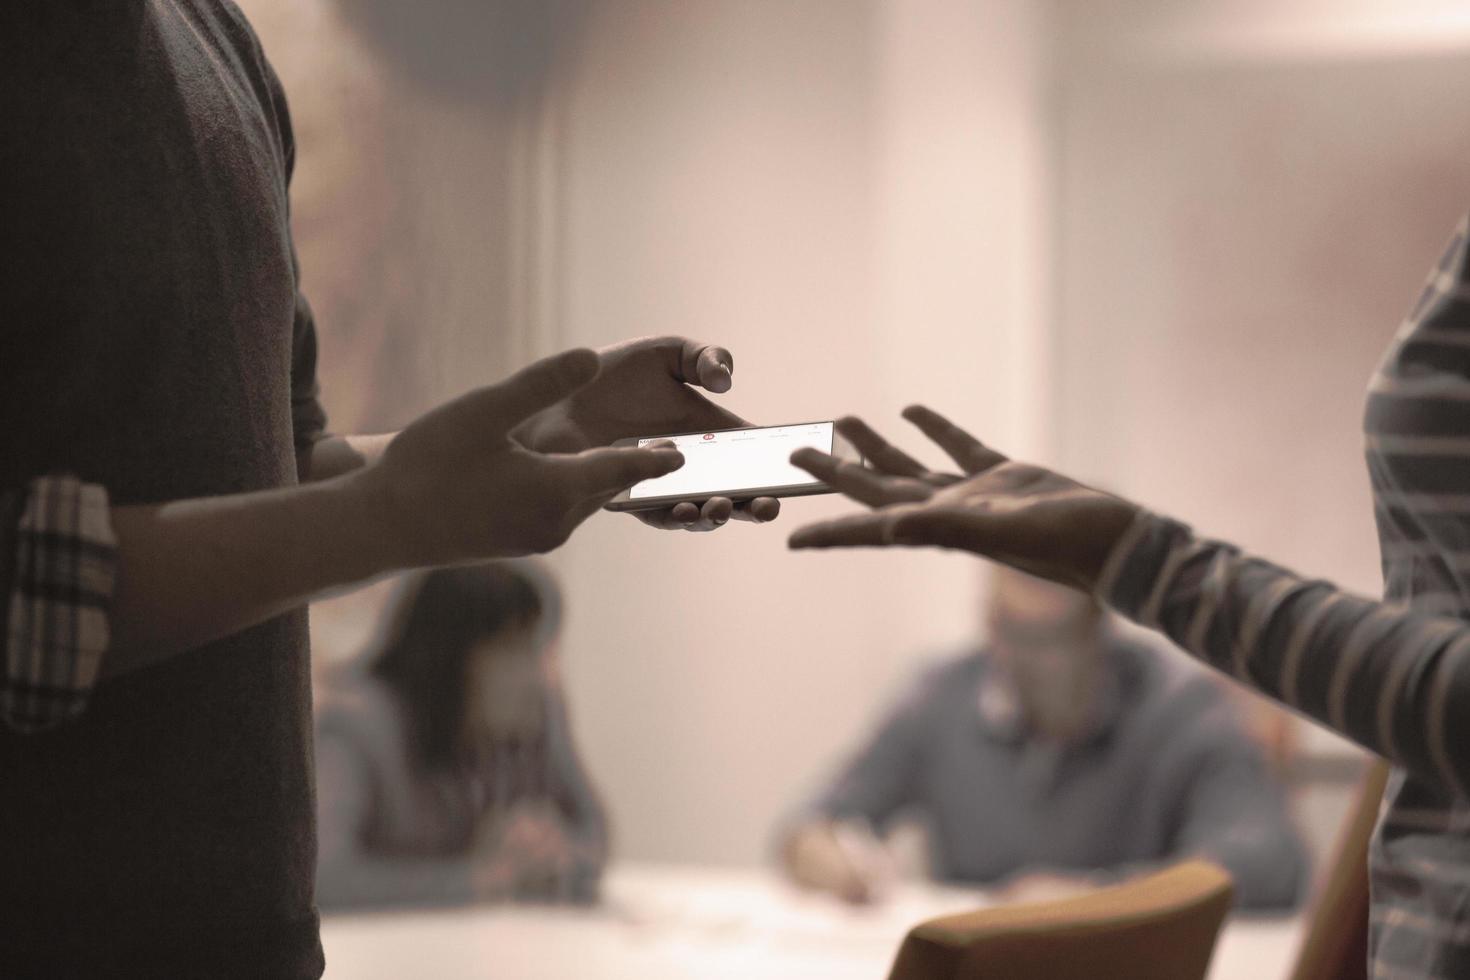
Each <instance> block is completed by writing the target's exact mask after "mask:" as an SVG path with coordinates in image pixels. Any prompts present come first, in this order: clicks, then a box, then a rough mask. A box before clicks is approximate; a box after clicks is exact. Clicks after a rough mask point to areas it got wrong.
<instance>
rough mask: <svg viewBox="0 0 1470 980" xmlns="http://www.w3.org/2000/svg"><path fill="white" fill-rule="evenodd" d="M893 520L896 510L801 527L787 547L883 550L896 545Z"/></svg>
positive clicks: (852, 516)
mask: <svg viewBox="0 0 1470 980" xmlns="http://www.w3.org/2000/svg"><path fill="white" fill-rule="evenodd" d="M892 521H893V512H892V511H884V510H878V511H873V512H872V513H868V514H851V515H849V516H847V517H838V518H835V519H833V520H830V521H819V522H818V523H816V524H808V525H806V526H805V527H799V528H797V529H796V530H795V531H793V532H792V533H791V537H789V538H787V539H786V544H787V546H788V547H791V548H798V549H799V548H862V547H870V548H875V547H882V546H885V545H888V544H891V543H892V542H891V541H889V539H888V526H889V524H891V523H892Z"/></svg>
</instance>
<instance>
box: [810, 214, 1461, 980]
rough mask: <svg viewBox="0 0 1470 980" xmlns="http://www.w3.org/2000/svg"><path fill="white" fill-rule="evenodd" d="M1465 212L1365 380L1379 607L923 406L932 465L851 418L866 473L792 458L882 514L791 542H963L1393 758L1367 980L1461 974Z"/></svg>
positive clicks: (825, 526)
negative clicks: (1103, 607)
mask: <svg viewBox="0 0 1470 980" xmlns="http://www.w3.org/2000/svg"><path fill="white" fill-rule="evenodd" d="M1467 231H1470V219H1462V220H1461V222H1460V225H1459V227H1458V228H1457V229H1456V230H1455V233H1454V236H1453V237H1452V239H1451V241H1450V244H1449V247H1448V248H1447V249H1446V251H1445V253H1444V256H1443V258H1442V259H1441V260H1440V262H1439V264H1438V265H1437V266H1436V267H1435V268H1433V269H1432V270H1431V271H1430V275H1429V280H1428V282H1427V283H1426V285H1425V286H1424V288H1423V290H1422V291H1421V293H1420V294H1419V297H1418V299H1417V300H1416V301H1415V303H1414V305H1413V307H1412V308H1411V310H1410V311H1409V315H1408V317H1407V318H1406V319H1405V320H1404V322H1403V324H1402V325H1401V326H1400V327H1399V328H1398V329H1397V330H1396V331H1395V333H1394V335H1393V337H1392V339H1391V341H1390V343H1389V347H1388V351H1387V352H1386V353H1385V355H1384V357H1383V360H1382V362H1381V363H1380V365H1379V368H1378V371H1377V372H1376V374H1375V375H1374V378H1373V380H1372V382H1371V383H1370V387H1369V395H1368V407H1367V411H1366V412H1365V415H1364V434H1365V449H1366V455H1367V462H1368V471H1369V475H1370V476H1371V478H1372V483H1373V493H1374V498H1375V504H1376V507H1375V516H1376V517H1377V521H1378V534H1379V542H1380V550H1381V552H1382V560H1383V577H1384V594H1385V599H1384V600H1383V601H1375V600H1371V599H1365V598H1362V597H1359V596H1354V595H1351V594H1348V593H1346V592H1343V591H1342V590H1340V589H1338V588H1337V587H1335V586H1334V585H1332V584H1331V583H1329V582H1324V581H1321V580H1317V579H1309V578H1305V577H1303V576H1300V575H1297V574H1295V573H1293V572H1291V571H1288V570H1287V569H1284V568H1281V567H1279V566H1277V565H1274V564H1272V563H1270V562H1268V561H1266V560H1263V559H1261V558H1257V557H1254V556H1251V555H1249V554H1246V553H1244V552H1243V551H1242V550H1241V549H1240V548H1238V547H1236V546H1235V545H1232V544H1228V543H1225V542H1221V541H1214V540H1211V539H1209V538H1204V537H1201V536H1199V535H1197V534H1196V533H1195V532H1194V530H1193V529H1192V528H1190V527H1189V526H1188V525H1186V524H1184V523H1182V522H1180V521H1178V520H1174V519H1172V518H1170V517H1167V516H1164V515H1161V514H1156V513H1152V512H1150V511H1149V510H1148V509H1146V508H1144V507H1142V506H1140V505H1138V504H1136V503H1133V502H1132V501H1129V500H1125V499H1122V498H1120V497H1116V496H1113V495H1111V494H1107V493H1103V492H1101V491H1099V490H1096V489H1093V488H1091V487H1088V486H1085V485H1083V484H1081V483H1078V482H1077V481H1075V480H1072V479H1070V478H1068V477H1066V476H1063V475H1062V474H1060V473H1055V472H1052V471H1051V470H1047V469H1045V468H1043V467H1039V466H1033V465H1030V464H1026V463H1021V462H1016V461H1012V460H1010V459H1007V458H1006V457H1005V456H1004V455H1003V454H1001V453H999V452H996V451H995V450H994V449H991V448H989V447H987V446H985V445H984V444H983V443H981V442H980V441H979V440H977V439H975V438H974V437H973V436H971V435H970V434H969V433H968V432H965V431H964V430H963V429H961V428H960V427H958V426H956V425H954V424H953V423H952V422H950V421H949V420H947V419H945V418H943V417H942V416H940V415H938V414H937V413H935V412H933V411H931V410H929V409H927V408H924V407H922V406H911V407H910V408H909V409H907V410H905V412H904V415H905V416H906V417H907V418H908V419H909V421H911V422H913V423H914V424H915V425H917V426H918V427H919V429H920V430H922V431H923V432H924V434H925V435H927V436H928V437H929V438H930V439H932V440H934V441H935V442H936V443H938V444H939V445H940V446H941V447H942V448H943V449H944V450H945V451H946V452H947V453H948V454H949V456H950V458H951V459H953V460H954V462H955V464H956V466H957V467H958V468H959V470H960V471H961V472H960V473H946V472H935V471H932V470H930V469H929V468H928V467H926V466H924V465H923V464H921V463H919V462H918V461H917V460H915V459H914V458H913V457H911V456H909V455H908V454H907V453H905V452H904V451H903V450H901V449H899V448H898V447H896V446H893V445H892V444H890V443H889V442H888V441H887V440H885V439H884V438H883V437H882V436H880V435H879V434H878V433H877V432H875V431H873V430H872V429H871V428H869V427H868V426H867V425H866V424H864V423H863V422H861V421H860V420H858V419H852V418H849V419H845V420H843V422H842V424H841V428H842V432H843V434H844V435H846V436H847V438H849V439H850V440H852V442H853V443H854V444H856V445H857V447H858V448H859V449H860V450H862V452H863V454H864V455H865V456H866V457H867V458H868V459H870V460H871V461H872V462H873V465H874V467H875V469H874V470H866V469H863V468H861V467H856V466H852V465H849V464H846V463H843V462H841V461H839V460H837V459H834V458H833V457H831V456H827V455H825V454H822V453H818V452H815V451H812V450H802V451H800V452H798V453H796V454H794V455H793V461H794V462H796V463H797V464H798V465H800V466H802V467H804V468H806V469H807V470H809V471H810V472H812V473H813V474H815V475H817V476H818V477H820V478H822V479H824V480H827V481H828V482H830V483H832V484H833V485H835V486H837V487H838V488H840V489H841V490H842V491H843V492H845V493H847V494H848V495H849V496H851V497H852V498H853V499H855V500H858V501H860V502H862V503H864V504H867V505H868V506H869V507H871V508H873V509H872V510H871V511H870V512H867V513H860V514H855V515H851V516H847V517H842V518H838V519H836V520H832V521H824V522H820V523H818V524H814V525H811V526H808V527H804V528H800V529H798V530H797V531H796V532H795V533H794V534H793V535H792V536H791V545H792V547H796V548H835V547H860V546H870V547H887V546H895V545H904V546H920V547H922V546H931V547H935V546H937V547H941V548H955V549H960V550H965V551H971V552H974V553H976V554H979V555H983V556H985V557H988V558H992V559H995V560H997V561H1001V562H1004V563H1005V564H1007V565H1011V566H1013V567H1016V568H1020V569H1023V570H1025V571H1028V572H1031V573H1032V574H1035V575H1039V576H1042V577H1045V578H1048V579H1051V580H1053V581H1057V582H1061V583H1064V584H1067V585H1070V586H1072V587H1074V588H1077V589H1080V590H1082V591H1084V592H1088V593H1091V594H1092V595H1095V596H1096V597H1097V598H1098V599H1099V600H1100V601H1103V602H1105V603H1107V604H1108V605H1110V606H1112V607H1113V608H1114V609H1116V610H1118V611H1119V612H1121V613H1123V614H1124V615H1126V616H1128V617H1129V618H1131V619H1133V620H1135V621H1136V622H1138V623H1140V624H1142V625H1144V626H1148V627H1151V628H1153V629H1157V630H1160V631H1162V632H1163V633H1165V634H1167V635H1168V636H1169V637H1170V638H1172V639H1173V640H1174V641H1175V642H1176V643H1178V644H1180V645H1181V646H1182V647H1183V648H1184V649H1186V650H1188V651H1189V652H1191V653H1193V654H1194V655H1196V656H1197V657H1199V658H1200V659H1201V660H1203V661H1205V662H1206V663H1209V664H1211V665H1213V666H1215V667H1217V668H1218V669H1220V670H1221V671H1224V672H1225V673H1227V674H1229V675H1230V676H1232V677H1234V678H1235V679H1237V680H1238V681H1240V682H1241V683H1244V684H1247V685H1250V686H1252V687H1255V688H1257V689H1258V690H1260V691H1262V692H1264V693H1266V694H1268V695H1271V696H1272V697H1274V698H1276V699H1277V700H1279V701H1280V702H1282V703H1283V704H1285V705H1287V706H1288V707H1292V708H1296V709H1297V710H1299V711H1301V712H1302V713H1304V714H1306V715H1309V716H1310V717H1312V718H1314V719H1316V720H1317V721H1319V722H1321V723H1322V724H1323V725H1326V726H1327V727H1329V728H1331V729H1332V730H1333V731H1336V732H1338V733H1339V734H1341V735H1343V736H1345V737H1347V738H1351V739H1352V740H1353V741H1355V742H1357V743H1358V744H1359V745H1362V746H1363V747H1364V748H1367V749H1368V750H1370V751H1372V752H1376V753H1378V754H1379V755H1382V756H1384V757H1385V758H1387V759H1388V760H1390V761H1391V762H1392V763H1393V767H1394V768H1393V772H1392V775H1391V776H1390V779H1389V783H1388V787H1387V790H1386V793H1385V806H1384V809H1383V812H1382V815H1381V817H1380V819H1379V822H1378V827H1377V830H1376V832H1375V835H1374V838H1373V842H1372V844H1371V846H1370V849H1369V876H1370V879H1371V891H1370V895H1371V898H1370V909H1369V927H1370V928H1369V950H1368V964H1367V968H1368V975H1369V976H1370V977H1373V978H1375V980H1402V978H1409V977H1412V978H1430V977H1464V976H1470V622H1467V620H1470V356H1467V352H1470V248H1467Z"/></svg>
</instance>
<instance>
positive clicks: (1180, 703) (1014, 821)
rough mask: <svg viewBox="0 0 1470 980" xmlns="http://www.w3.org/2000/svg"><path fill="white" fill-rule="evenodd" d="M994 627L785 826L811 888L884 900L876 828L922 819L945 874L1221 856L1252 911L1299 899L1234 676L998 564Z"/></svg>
mask: <svg viewBox="0 0 1470 980" xmlns="http://www.w3.org/2000/svg"><path fill="white" fill-rule="evenodd" d="M989 625H990V641H989V643H988V645H987V646H986V647H985V648H983V649H981V650H977V651H974V652H971V653H968V654H966V655H964V656H962V657H959V658H957V659H954V660H950V661H946V662H944V663H942V664H939V665H938V666H936V667H933V668H931V669H929V670H927V671H925V672H924V673H923V675H922V676H921V678H920V679H919V681H918V683H917V684H916V685H914V687H913V689H912V690H911V691H910V692H909V693H908V694H907V696H906V697H904V698H903V699H902V700H901V701H900V702H899V704H898V706H897V707H896V708H895V709H894V710H892V711H891V712H890V713H889V714H888V716H887V717H886V718H885V719H884V720H883V721H882V722H881V723H880V725H879V726H878V729H877V731H876V733H874V735H873V736H872V737H871V738H870V739H869V741H868V742H867V743H866V745H865V746H864V747H863V748H862V749H860V750H859V751H858V752H857V754H856V755H855V757H854V758H853V759H852V761H851V762H850V763H849V764H848V765H847V766H846V767H845V768H844V769H843V770H842V771H841V772H840V773H839V775H838V776H837V778H836V779H835V780H834V781H833V782H832V783H831V784H830V785H829V786H828V787H827V788H826V789H825V790H823V791H822V792H821V793H820V794H819V795H818V797H817V799H816V800H815V801H814V802H813V803H812V804H811V805H810V806H808V807H807V808H806V810H805V812H804V814H803V816H802V817H801V818H800V819H799V820H798V821H796V822H794V823H793V825H792V826H790V827H789V828H788V829H787V830H786V831H785V835H784V839H783V841H782V846H781V854H782V856H783V860H784V863H785V866H786V867H787V869H788V870H789V871H790V873H791V874H792V875H793V876H794V877H795V878H796V880H797V881H799V882H802V883H804V884H807V885H810V886H813V887H816V888H821V889H825V890H828V891H831V892H834V893H835V894H837V895H840V896H842V897H844V898H847V899H849V900H853V901H866V900H869V899H872V898H874V897H876V896H877V895H878V894H879V893H880V891H881V885H882V875H883V872H884V863H883V854H882V851H880V850H878V849H877V848H876V845H877V841H875V840H873V834H874V832H875V831H876V832H879V833H881V832H883V831H885V830H887V829H888V828H889V827H890V826H891V825H892V824H893V823H894V821H895V820H896V819H898V818H901V817H903V816H906V815H907V816H911V817H915V818H917V819H918V820H920V821H921V822H922V824H923V826H924V827H925V829H926V830H927V831H928V843H929V849H930V859H931V864H932V868H933V873H934V875H935V877H937V878H940V879H942V880H945V881H957V882H968V883H976V884H980V885H983V886H986V887H989V888H994V889H997V890H999V891H1002V892H1004V893H1006V894H1008V895H1010V896H1012V897H1015V898H1036V897H1042V896H1051V895H1056V894H1064V893H1067V892H1070V891H1075V890H1082V889H1086V888H1088V887H1091V886H1093V885H1095V884H1096V883H1099V882H1102V881H1106V880H1110V879H1116V878H1118V877H1120V876H1123V875H1127V874H1132V873H1136V872H1138V871H1141V870H1144V869H1148V868H1151V867H1158V866H1159V865H1161V864H1163V863H1166V862H1170V861H1176V860H1184V859H1186V858H1189V857H1197V856H1202V857H1207V858H1210V859H1212V860H1214V861H1217V862H1219V863H1220V864H1221V865H1222V866H1223V867H1225V868H1226V869H1227V870H1229V871H1230V873H1231V875H1232V877H1233V878H1234V879H1235V894H1236V901H1237V903H1238V904H1239V905H1241V906H1242V907H1250V908H1288V907H1290V906H1292V905H1293V904H1294V903H1295V902H1296V901H1297V899H1298V898H1299V896H1300V894H1301V890H1302V886H1303V884H1304V882H1305V879H1306V867H1307V860H1306V855H1305V851H1304V848H1303V846H1302V843H1301V841H1300V839H1299V837H1298V835H1297V833H1296V831H1295V829H1294V828H1293V827H1292V824H1291V821H1290V819H1289V818H1288V816H1287V812H1286V807H1285V801H1284V799H1283V795H1282V792H1281V790H1280V788H1279V787H1278V786H1277V785H1276V784H1275V782H1274V781H1273V780H1272V778H1271V776H1270V775H1269V773H1268V771H1267V767H1266V764H1265V759H1264V758H1263V754H1262V752H1261V750H1260V749H1259V747H1258V746H1256V745H1255V744H1254V743H1253V742H1252V741H1251V739H1250V738H1249V737H1248V736H1247V735H1246V733H1245V732H1244V731H1243V729H1242V728H1241V726H1240V724H1239V722H1238V719H1237V718H1236V716H1235V713H1234V711H1233V710H1232V707H1231V705H1230V703H1229V701H1228V699H1227V698H1226V696H1225V693H1224V691H1223V690H1222V689H1221V688H1220V686H1219V685H1218V684H1216V683H1214V682H1213V681H1212V680H1211V679H1210V678H1208V677H1206V676H1205V675H1204V674H1203V673H1202V672H1200V671H1197V670H1191V669H1189V668H1188V667H1186V666H1185V665H1183V664H1180V663H1177V662H1173V661H1170V660H1168V659H1166V657H1165V655H1164V654H1163V653H1162V652H1161V651H1159V650H1157V649H1155V648H1153V647H1150V646H1147V645H1144V644H1142V643H1140V642H1139V641H1137V640H1136V639H1125V638H1124V637H1123V636H1122V635H1120V634H1119V633H1118V632H1117V631H1116V630H1114V629H1112V628H1111V627H1110V623H1109V619H1108V617H1107V616H1106V614H1105V613H1104V612H1103V610H1102V609H1101V608H1100V607H1099V606H1098V605H1097V603H1095V602H1094V601H1092V600H1091V599H1090V598H1088V597H1086V596H1082V595H1078V594H1077V593H1075V592H1072V591H1070V590H1068V589H1064V588H1062V587H1060V586H1056V585H1052V584H1050V583H1048V582H1043V581H1040V580H1038V579H1033V578H1031V577H1030V576H1027V575H1023V574H1021V573H1019V572H1013V571H1009V570H1006V569H999V570H997V572H996V574H995V584H994V590H993V592H992V595H991V600H990V604H989Z"/></svg>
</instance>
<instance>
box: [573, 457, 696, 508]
mask: <svg viewBox="0 0 1470 980" xmlns="http://www.w3.org/2000/svg"><path fill="white" fill-rule="evenodd" d="M556 460H557V463H558V465H560V466H562V467H564V468H566V469H567V470H568V471H569V472H570V473H571V474H572V479H574V480H575V481H576V485H577V488H578V490H579V493H578V495H577V496H578V497H579V498H580V497H592V496H601V495H603V494H610V493H611V494H616V493H618V492H619V491H622V490H624V489H626V488H628V487H631V486H633V484H635V483H642V482H643V481H644V480H652V479H655V478H657V477H660V476H664V475H665V474H667V473H672V472H674V470H677V469H678V468H679V467H681V466H683V465H684V455H683V454H682V453H680V452H679V451H678V450H677V449H670V448H658V449H654V448H647V449H636V448H634V447H632V446H621V447H613V446H605V447H602V448H600V449H588V450H585V451H584V452H580V453H577V454H576V455H575V456H564V457H556Z"/></svg>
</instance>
